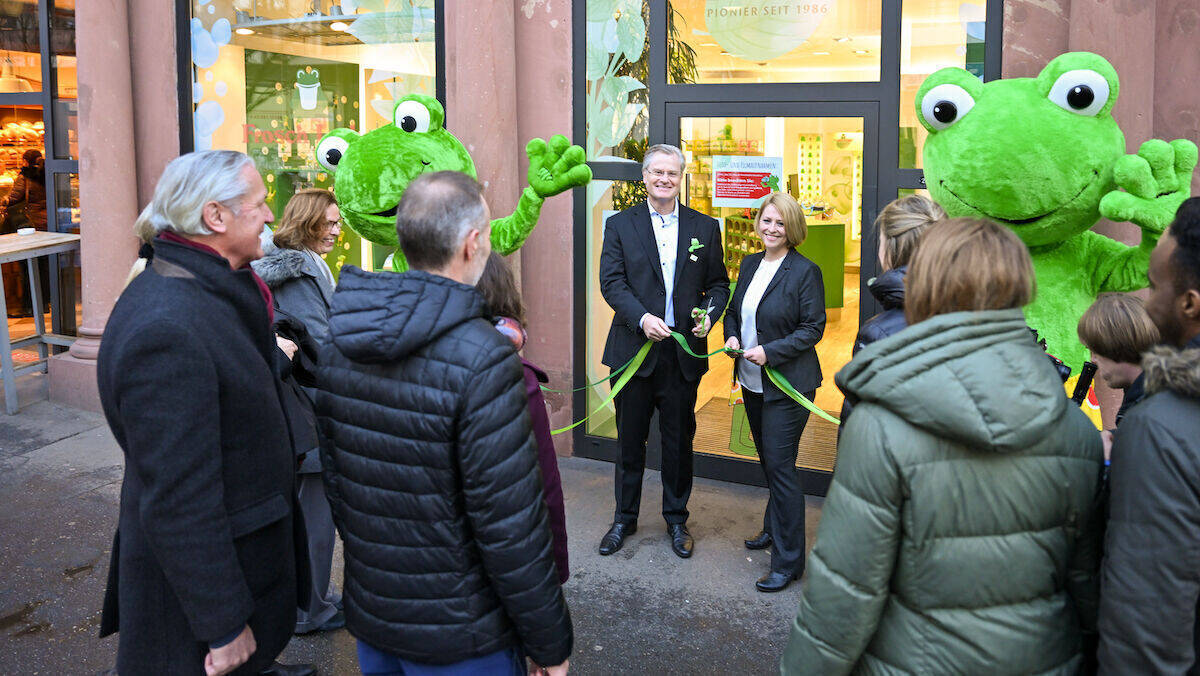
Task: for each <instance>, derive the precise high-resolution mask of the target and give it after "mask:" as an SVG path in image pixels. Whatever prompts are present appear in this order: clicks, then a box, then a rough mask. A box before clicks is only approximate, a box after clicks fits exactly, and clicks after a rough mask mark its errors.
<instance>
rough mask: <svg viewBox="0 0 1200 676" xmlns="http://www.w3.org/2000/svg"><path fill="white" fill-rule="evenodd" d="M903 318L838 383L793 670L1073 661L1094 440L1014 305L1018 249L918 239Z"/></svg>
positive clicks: (1087, 576)
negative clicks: (838, 412) (848, 405)
mask: <svg viewBox="0 0 1200 676" xmlns="http://www.w3.org/2000/svg"><path fill="white" fill-rule="evenodd" d="M905 284H906V286H907V297H906V302H905V306H904V311H905V315H906V316H907V318H908V322H909V327H908V328H907V329H905V330H903V331H900V332H899V333H897V334H895V335H893V336H891V337H888V338H884V339H883V340H880V341H877V342H874V343H872V344H870V345H868V346H867V347H865V348H863V350H862V351H861V352H859V353H858V354H857V355H855V357H854V359H852V360H851V361H850V364H849V365H847V366H846V367H845V368H844V369H842V370H841V371H840V372H839V373H838V374H837V376H835V380H836V382H837V384H838V387H840V388H841V389H842V391H843V392H845V393H846V396H847V397H849V398H850V399H853V400H854V401H855V402H856V406H855V409H854V415H852V416H851V417H850V419H849V420H848V421H847V422H846V430H845V433H844V434H843V435H842V440H841V444H840V446H839V448H838V458H837V467H836V468H835V469H834V473H833V482H832V484H831V485H830V487H829V494H828V496H827V497H826V498H825V505H824V507H823V509H822V515H821V524H820V527H819V529H818V532H817V542H816V545H815V546H814V547H813V550H812V553H811V554H810V555H809V565H808V581H807V584H806V585H805V588H804V596H803V597H802V598H801V601H800V611H799V614H798V615H797V616H796V620H795V622H794V623H793V624H792V634H791V640H790V641H789V642H788V645H787V648H786V650H785V651H784V655H783V661H782V664H781V667H782V672H783V673H785V674H821V675H824V674H848V673H851V672H854V673H912V674H925V673H962V674H983V673H994V672H996V671H1004V672H1006V673H1014V674H1072V673H1077V672H1078V671H1079V668H1080V666H1081V665H1082V663H1083V659H1084V651H1083V639H1084V632H1085V631H1088V630H1091V629H1092V628H1093V626H1094V622H1095V614H1096V591H1097V589H1096V588H1097V585H1096V572H1095V571H1096V568H1097V561H1098V559H1099V556H1100V552H1099V545H1100V533H1099V530H1098V528H1099V524H1098V519H1097V518H1096V513H1095V511H1096V510H1095V508H1094V504H1095V502H1096V498H1097V496H1098V495H1099V488H1100V470H1101V468H1102V466H1103V453H1102V451H1101V448H1100V438H1099V435H1097V434H1096V428H1095V427H1094V426H1093V425H1092V423H1091V421H1089V420H1088V419H1087V416H1085V415H1084V414H1083V412H1082V411H1080V410H1079V408H1078V407H1076V406H1074V405H1073V404H1072V403H1071V401H1070V400H1069V399H1067V396H1066V393H1065V392H1064V391H1063V386H1062V381H1061V380H1060V379H1059V377H1058V373H1057V372H1056V371H1055V370H1054V368H1053V366H1052V365H1051V363H1050V360H1048V359H1046V355H1045V352H1043V351H1042V349H1041V347H1039V346H1038V344H1037V343H1036V342H1034V338H1033V335H1032V334H1031V333H1030V331H1029V329H1028V326H1027V325H1026V323H1025V316H1024V314H1023V312H1022V310H1021V308H1023V307H1024V306H1026V305H1027V304H1028V303H1029V302H1030V301H1031V300H1032V298H1033V294H1034V277H1033V264H1032V261H1031V260H1030V257H1029V251H1028V249H1026V247H1025V245H1024V244H1023V243H1022V242H1021V240H1020V239H1019V238H1018V237H1017V236H1016V235H1015V234H1014V233H1013V232H1012V230H1010V229H1008V228H1005V227H1002V226H1000V225H997V224H995V223H991V222H989V221H975V220H971V219H954V220H944V221H940V222H938V223H935V224H933V225H932V226H930V227H929V230H927V231H926V232H925V236H924V238H923V239H922V240H921V246H920V247H919V248H918V249H917V252H916V255H915V256H914V257H913V260H912V263H911V265H910V266H909V271H908V276H907V278H906V280H905Z"/></svg>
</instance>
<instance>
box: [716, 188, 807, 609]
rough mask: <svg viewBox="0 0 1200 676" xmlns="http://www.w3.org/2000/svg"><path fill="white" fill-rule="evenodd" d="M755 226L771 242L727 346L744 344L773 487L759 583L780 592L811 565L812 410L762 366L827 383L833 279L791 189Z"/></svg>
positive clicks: (739, 366)
mask: <svg viewBox="0 0 1200 676" xmlns="http://www.w3.org/2000/svg"><path fill="white" fill-rule="evenodd" d="M754 231H755V233H757V234H758V236H759V238H760V239H762V242H763V246H764V247H765V249H766V250H765V251H762V252H760V253H756V254H753V255H751V256H747V257H746V259H745V260H743V261H742V266H741V270H740V271H739V272H738V280H737V288H736V289H735V290H734V293H733V300H732V301H731V302H730V304H729V310H728V311H727V312H726V314H725V338H726V342H725V348H726V349H727V350H744V352H742V353H741V354H740V355H736V354H735V360H736V361H735V373H736V376H737V379H738V381H739V382H741V384H742V396H743V398H744V399H745V402H746V417H747V418H748V419H749V422H750V434H751V435H752V436H753V437H754V446H755V448H756V449H757V451H758V458H759V462H760V463H762V468H763V472H764V473H765V474H766V475H767V487H768V489H769V490H770V493H771V497H770V501H769V502H768V503H767V512H766V515H765V516H764V517H763V529H762V532H761V533H759V534H758V535H757V536H756V537H754V538H753V539H751V540H747V541H746V547H747V548H748V549H766V548H767V547H772V550H771V572H770V573H768V574H767V575H765V576H763V577H762V578H761V579H759V580H758V582H757V583H755V587H757V588H758V590H759V591H764V592H775V591H780V590H782V589H783V588H785V587H787V586H788V584H789V583H791V581H792V580H793V579H796V578H799V577H800V575H801V574H802V573H803V572H804V492H803V490H801V487H800V474H799V472H797V471H796V454H797V452H798V450H799V444H800V434H801V433H802V432H804V425H805V423H807V422H808V410H807V409H805V408H804V407H802V406H801V405H800V404H797V403H796V402H795V401H793V400H792V399H791V398H790V397H788V395H787V394H785V393H784V392H783V391H782V390H780V389H779V388H778V387H776V386H775V384H774V383H773V382H771V380H770V379H769V378H768V377H767V375H766V373H765V372H764V371H763V368H762V367H763V366H770V367H772V368H774V369H775V370H776V371H778V372H779V373H780V374H781V375H783V377H784V378H786V379H787V381H788V382H789V383H791V384H792V386H793V387H795V389H796V391H798V392H801V393H803V394H804V396H805V397H807V398H808V399H809V400H811V399H812V398H813V396H814V395H815V394H816V390H817V387H819V386H820V385H821V364H820V362H819V361H818V360H817V351H816V349H815V347H816V344H817V342H818V341H820V340H821V336H822V334H824V333H825V285H824V282H823V281H822V279H821V270H820V268H818V267H817V266H816V264H815V263H813V262H812V261H810V260H808V259H807V258H805V257H804V256H802V255H800V254H799V253H798V252H797V251H796V246H798V245H799V244H800V243H801V242H803V241H804V238H805V237H806V236H807V235H808V226H807V225H806V224H805V222H804V211H803V210H802V209H801V208H800V205H799V204H797V203H796V200H794V199H792V197H791V196H790V195H787V194H785V193H773V194H771V195H769V196H768V197H767V198H766V199H765V200H764V201H763V203H762V206H761V207H759V210H758V218H757V220H756V221H755V223H754Z"/></svg>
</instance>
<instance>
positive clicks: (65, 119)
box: [50, 0, 79, 159]
mask: <svg viewBox="0 0 1200 676" xmlns="http://www.w3.org/2000/svg"><path fill="white" fill-rule="evenodd" d="M50 49H51V57H52V58H53V60H54V61H53V66H54V69H55V75H54V76H55V79H56V84H57V88H56V92H55V98H54V154H55V157H57V158H59V159H78V158H79V85H78V79H77V78H76V67H75V1H74V0H54V1H53V5H52V9H51V11H50Z"/></svg>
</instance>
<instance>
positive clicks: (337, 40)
mask: <svg viewBox="0 0 1200 676" xmlns="http://www.w3.org/2000/svg"><path fill="white" fill-rule="evenodd" d="M192 5H193V6H192V20H191V43H192V54H191V57H192V65H193V73H194V79H193V81H192V84H191V87H192V102H193V104H194V106H195V109H194V110H195V112H194V117H193V120H194V139H195V148H196V149H197V150H205V149H209V148H221V149H230V150H240V151H243V152H246V153H248V154H249V155H250V156H251V157H252V158H254V161H255V163H256V164H257V166H258V169H259V171H260V172H261V173H262V175H263V180H264V181H265V182H266V185H267V190H268V195H267V200H268V204H269V205H270V207H271V209H272V211H273V212H274V213H275V215H276V217H279V216H280V215H281V214H282V212H283V208H284V206H285V205H286V204H287V202H288V200H289V199H291V197H292V195H294V194H295V193H296V191H298V190H301V189H303V188H313V187H316V188H326V189H332V187H333V176H332V174H330V173H329V172H328V171H326V170H325V169H324V168H323V167H322V166H321V165H320V164H318V163H317V161H316V157H315V154H314V153H315V150H316V145H317V142H318V141H320V139H321V137H322V136H324V135H325V134H326V133H328V132H329V131H331V130H333V129H337V128H347V129H351V130H354V131H356V132H360V133H365V132H369V131H372V130H374V129H377V128H379V127H382V126H383V125H385V124H389V123H391V121H392V108H393V107H394V105H395V101H397V100H398V99H400V98H403V97H404V96H406V95H408V94H412V93H417V94H425V95H427V96H436V93H437V89H436V75H437V53H436V44H437V43H436V40H435V37H436V33H435V29H436V25H435V24H436V15H435V12H434V0H372V1H371V2H365V1H361V2H358V3H355V6H354V7H353V8H351V4H350V3H346V2H343V3H338V4H334V5H332V6H331V5H329V3H317V4H313V3H311V2H286V3H284V2H253V3H251V2H241V1H239V0H204V1H201V0H194V1H193V3H192ZM314 7H315V8H317V9H314ZM332 7H336V8H337V10H336V11H335V10H334V9H332ZM390 253H391V249H390V248H388V247H382V246H377V245H372V244H371V243H370V242H368V241H366V240H364V239H362V238H360V237H359V236H358V235H357V234H355V233H354V232H353V231H351V230H350V229H349V228H343V229H342V234H341V237H340V238H339V240H338V242H337V244H336V246H335V247H334V250H333V251H332V252H331V253H330V254H328V256H326V260H327V261H328V262H329V264H330V266H331V267H332V268H333V270H334V272H335V274H336V273H337V271H338V270H339V269H340V267H341V265H343V264H345V263H350V264H353V265H359V266H362V267H363V268H368V269H374V268H378V267H380V266H382V265H383V264H384V261H385V259H386V258H387V256H388V255H389V254H390Z"/></svg>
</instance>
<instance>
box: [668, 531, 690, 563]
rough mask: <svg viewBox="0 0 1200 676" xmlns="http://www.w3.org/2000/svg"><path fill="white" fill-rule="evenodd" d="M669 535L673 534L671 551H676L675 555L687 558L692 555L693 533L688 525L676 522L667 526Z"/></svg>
mask: <svg viewBox="0 0 1200 676" xmlns="http://www.w3.org/2000/svg"><path fill="white" fill-rule="evenodd" d="M667 535H670V536H671V551H673V552H675V556H678V557H679V558H681V559H686V558H687V557H689V556H691V555H692V544H693V543H692V534H691V533H689V532H688V529H687V526H686V525H684V524H682V523H675V524H671V525H669V526H667Z"/></svg>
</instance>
